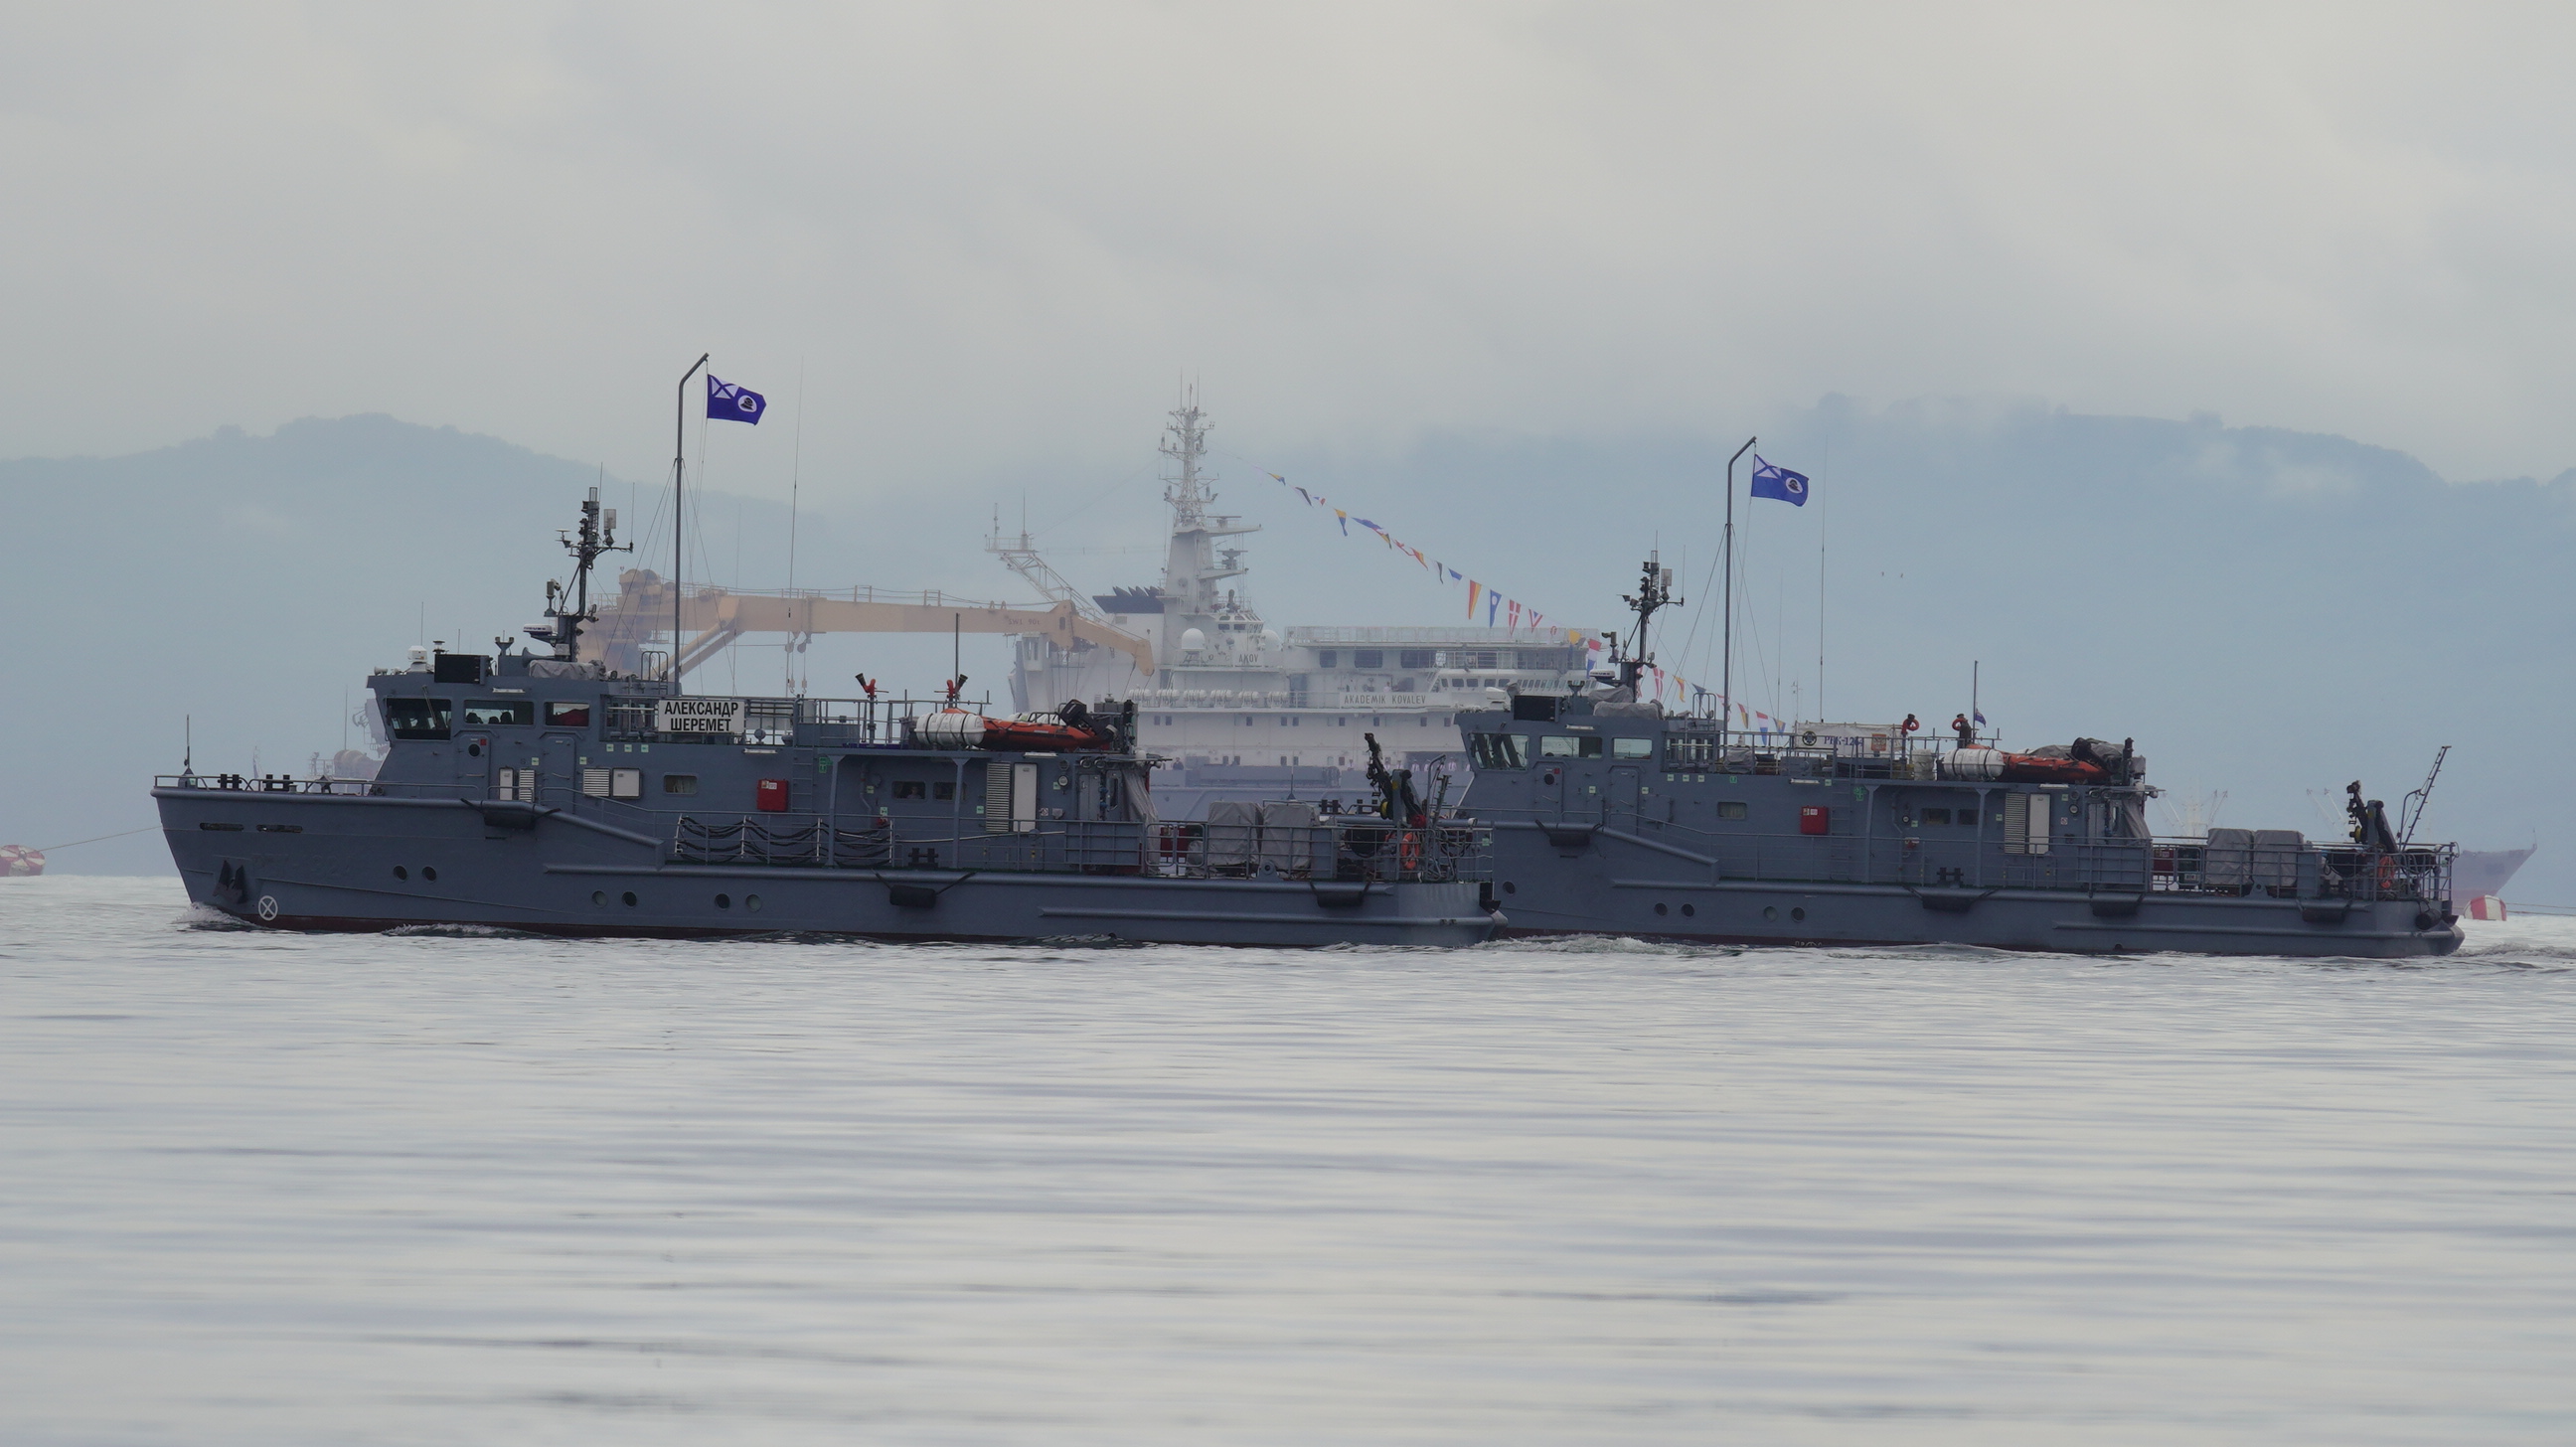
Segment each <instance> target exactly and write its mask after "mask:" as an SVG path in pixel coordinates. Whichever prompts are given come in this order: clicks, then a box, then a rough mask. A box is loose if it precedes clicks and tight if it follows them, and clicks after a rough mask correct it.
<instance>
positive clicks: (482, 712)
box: [465, 698, 537, 729]
mask: <svg viewBox="0 0 2576 1447" xmlns="http://www.w3.org/2000/svg"><path fill="white" fill-rule="evenodd" d="M536 720H537V706H536V705H535V704H532V703H530V702H528V701H527V700H526V699H524V698H515V699H513V698H469V699H467V700H466V701H465V726H466V727H467V728H469V729H483V728H503V727H507V726H509V725H511V724H530V723H534V722H536Z"/></svg>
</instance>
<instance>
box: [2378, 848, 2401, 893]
mask: <svg viewBox="0 0 2576 1447" xmlns="http://www.w3.org/2000/svg"><path fill="white" fill-rule="evenodd" d="M2396 889H2397V856H2396V855H2394V854H2383V855H2381V856H2379V892H2380V893H2381V894H2390V893H2394V892H2395V891H2396Z"/></svg>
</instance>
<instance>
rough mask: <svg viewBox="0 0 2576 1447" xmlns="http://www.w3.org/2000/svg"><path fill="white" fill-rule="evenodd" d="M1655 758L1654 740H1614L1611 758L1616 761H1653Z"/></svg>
mask: <svg viewBox="0 0 2576 1447" xmlns="http://www.w3.org/2000/svg"><path fill="white" fill-rule="evenodd" d="M1654 756H1655V741H1654V740H1653V739H1612V740H1611V741H1610V757H1612V758H1614V759H1651V758H1653V757H1654Z"/></svg>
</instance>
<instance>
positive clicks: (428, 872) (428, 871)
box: [420, 864, 438, 884]
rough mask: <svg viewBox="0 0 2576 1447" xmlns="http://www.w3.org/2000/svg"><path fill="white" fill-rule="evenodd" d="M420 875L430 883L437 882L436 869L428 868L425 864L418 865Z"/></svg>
mask: <svg viewBox="0 0 2576 1447" xmlns="http://www.w3.org/2000/svg"><path fill="white" fill-rule="evenodd" d="M420 877H421V878H423V879H426V880H428V881H429V882H430V883H432V884H436V883H438V871H437V870H435V869H432V868H430V867H429V866H428V865H426V864H424V865H422V866H421V867H420Z"/></svg>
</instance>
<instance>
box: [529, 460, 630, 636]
mask: <svg viewBox="0 0 2576 1447" xmlns="http://www.w3.org/2000/svg"><path fill="white" fill-rule="evenodd" d="M556 536H557V537H558V538H559V539H560V540H561V541H562V543H563V547H564V551H565V552H567V553H570V554H572V557H573V565H572V586H571V587H570V588H566V587H564V586H563V585H561V584H559V583H556V582H554V581H552V580H551V579H550V580H548V581H547V583H546V617H548V618H550V619H552V620H554V621H553V622H551V623H536V624H530V625H529V627H528V630H527V633H528V636H529V637H531V638H534V639H536V640H537V641H538V642H540V643H545V644H551V645H552V646H553V648H554V651H555V657H557V658H559V659H562V660H564V661H566V662H570V661H572V660H573V659H575V658H578V657H580V656H581V625H583V624H584V623H591V622H596V621H598V618H599V610H598V609H597V608H596V607H594V606H592V604H591V601H590V569H591V565H592V564H593V563H596V562H598V561H599V559H600V557H601V556H602V555H603V554H607V553H631V552H633V551H635V545H634V544H632V543H627V544H624V545H622V546H621V545H620V544H619V543H618V541H617V509H615V508H613V507H612V508H602V507H601V506H600V505H599V489H598V488H596V487H593V488H592V489H591V490H590V496H589V497H587V498H584V499H583V500H582V504H581V526H580V527H578V528H575V529H573V530H572V531H570V532H564V533H558V534H556ZM566 603H570V604H571V605H572V606H571V607H569V608H567V607H565V606H564V604H566Z"/></svg>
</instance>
